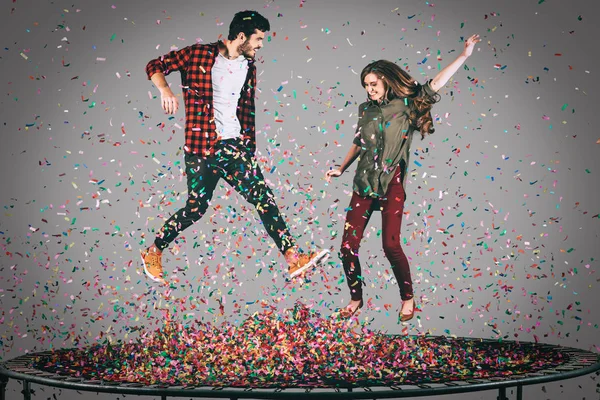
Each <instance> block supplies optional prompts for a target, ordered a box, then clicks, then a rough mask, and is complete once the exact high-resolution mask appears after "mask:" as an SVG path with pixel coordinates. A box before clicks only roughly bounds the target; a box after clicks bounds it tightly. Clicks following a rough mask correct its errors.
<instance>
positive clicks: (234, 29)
mask: <svg viewBox="0 0 600 400" xmlns="http://www.w3.org/2000/svg"><path fill="white" fill-rule="evenodd" d="M257 29H258V30H259V31H261V32H267V31H269V30H270V29H271V25H269V20H268V19H266V18H265V17H263V16H262V15H260V14H259V13H257V12H256V11H251V10H246V11H240V12H239V13H237V14H235V16H234V17H233V20H232V21H231V24H229V36H228V37H227V39H229V40H235V38H236V37H237V35H239V33H240V32H244V35H246V38H250V36H252V34H253V33H254V31H255V30H257Z"/></svg>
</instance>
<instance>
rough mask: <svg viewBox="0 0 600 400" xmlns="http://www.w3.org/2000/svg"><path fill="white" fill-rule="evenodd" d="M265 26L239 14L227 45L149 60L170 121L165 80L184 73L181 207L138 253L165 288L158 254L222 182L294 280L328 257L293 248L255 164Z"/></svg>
mask: <svg viewBox="0 0 600 400" xmlns="http://www.w3.org/2000/svg"><path fill="white" fill-rule="evenodd" d="M269 29H270V25H269V21H268V20H267V19H266V18H265V17H263V16H262V15H260V14H259V13H257V12H256V11H242V12H239V13H237V14H236V15H235V16H234V18H233V20H232V21H231V24H230V26H229V36H228V40H227V41H225V42H221V41H218V42H216V43H211V44H206V45H204V44H195V45H192V46H188V47H185V48H183V49H181V50H176V51H172V52H170V53H168V54H166V55H164V56H162V57H160V58H157V59H154V60H151V61H150V62H149V63H148V65H147V66H146V73H147V75H148V79H150V80H151V81H152V83H154V85H155V86H156V87H157V88H158V89H159V90H160V95H161V105H162V108H163V110H165V111H166V112H167V113H168V114H174V113H175V112H177V109H178V108H179V101H178V100H177V97H175V95H174V94H173V92H172V91H171V89H170V88H169V86H168V84H167V81H166V79H165V76H166V75H168V74H169V73H171V72H173V71H179V72H180V73H181V82H182V87H183V97H184V101H185V103H184V104H185V113H186V123H185V146H184V150H185V171H186V174H187V187H188V199H187V202H186V205H185V207H183V208H181V209H180V210H178V211H177V212H176V213H175V214H173V215H172V216H171V217H170V218H169V219H168V220H167V222H166V223H165V224H164V225H163V227H162V228H161V230H160V232H159V233H158V235H157V237H156V239H155V241H154V243H153V244H152V246H150V247H149V248H147V249H146V250H145V251H142V262H143V264H144V271H145V272H146V274H147V275H148V276H149V277H150V278H151V279H152V280H154V281H156V282H161V283H165V279H164V276H163V267H162V258H161V256H162V251H163V250H164V249H166V248H167V247H168V246H169V244H170V243H171V242H172V241H173V240H175V238H176V237H177V236H178V235H179V233H180V232H182V231H183V230H184V229H186V228H187V227H189V226H190V225H192V224H193V223H194V222H196V221H197V220H199V219H200V218H201V217H202V216H203V215H204V213H205V212H206V210H207V208H208V203H209V201H210V200H211V198H212V195H213V192H214V190H215V188H216V186H217V183H218V182H219V180H220V179H221V178H223V179H225V181H226V182H227V183H228V184H229V185H231V186H232V187H233V188H234V189H236V191H237V192H238V193H239V194H240V195H242V197H244V199H246V200H247V201H248V202H249V203H251V204H252V205H254V206H255V208H256V210H257V211H258V213H259V216H260V218H261V220H262V222H263V225H264V227H265V229H266V230H267V233H268V234H269V236H271V238H273V240H274V241H275V244H276V245H277V247H278V248H279V250H280V251H281V252H282V253H283V254H284V258H285V260H286V262H287V264H288V271H289V273H290V275H291V277H295V276H297V275H299V274H301V273H302V272H304V271H305V270H306V269H308V268H310V267H313V266H315V265H316V264H317V263H318V262H321V261H323V260H324V259H325V258H327V256H328V254H329V251H328V250H321V251H319V252H311V253H310V254H306V253H303V252H302V251H301V250H300V249H299V248H298V247H297V246H296V245H295V243H294V239H293V238H292V235H291V234H290V232H289V229H288V227H287V225H286V223H285V221H284V220H283V218H282V217H281V215H280V213H279V208H278V207H277V205H276V203H275V200H274V198H273V193H272V192H271V190H270V188H269V187H268V186H267V185H266V183H265V180H264V177H263V175H262V172H261V169H260V167H259V165H258V164H257V162H256V159H255V155H254V153H255V151H256V136H255V118H254V111H255V107H254V95H255V89H256V66H255V65H254V56H255V54H256V51H257V50H258V49H260V48H261V47H262V46H263V39H264V37H265V32H267V31H269Z"/></svg>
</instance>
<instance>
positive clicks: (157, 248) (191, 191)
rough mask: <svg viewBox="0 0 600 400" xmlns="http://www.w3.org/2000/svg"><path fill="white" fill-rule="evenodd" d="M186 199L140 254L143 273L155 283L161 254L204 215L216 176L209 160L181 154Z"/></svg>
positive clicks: (216, 181)
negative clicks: (183, 158)
mask: <svg viewBox="0 0 600 400" xmlns="http://www.w3.org/2000/svg"><path fill="white" fill-rule="evenodd" d="M185 171H186V175H187V190H188V198H187V201H186V204H185V207H183V208H180V209H179V210H178V211H177V212H176V213H175V214H173V215H172V216H171V217H170V218H169V219H168V220H167V222H165V224H164V225H163V226H162V228H161V229H160V232H159V233H158V234H157V236H156V239H155V240H154V244H153V245H152V246H151V247H150V248H149V249H147V250H146V251H145V252H144V253H143V254H142V260H143V262H144V271H146V273H147V274H148V276H149V277H150V278H151V279H153V280H155V281H158V282H161V281H163V278H162V262H161V256H162V251H163V250H164V249H166V248H167V247H169V244H170V243H171V242H173V241H174V240H175V239H176V238H177V236H179V234H180V233H181V232H182V231H184V230H185V229H187V228H188V227H189V226H190V225H192V224H193V223H194V222H196V221H198V220H199V219H200V218H201V217H202V216H203V215H204V213H205V212H206V209H207V208H208V203H209V201H210V200H211V198H212V195H213V192H214V190H215V187H216V186H217V183H218V182H219V177H220V175H219V173H218V171H215V169H214V167H213V166H212V164H211V163H210V159H207V158H202V157H199V156H197V155H195V154H188V153H186V154H185Z"/></svg>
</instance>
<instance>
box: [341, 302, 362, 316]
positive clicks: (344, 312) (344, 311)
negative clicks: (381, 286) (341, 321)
mask: <svg viewBox="0 0 600 400" xmlns="http://www.w3.org/2000/svg"><path fill="white" fill-rule="evenodd" d="M363 305H364V303H363V300H362V299H360V303H358V307H356V308H355V309H354V310H353V311H350V310H348V307H344V308H343V309H341V310H340V316H341V317H342V318H345V319H349V318H352V316H353V315H354V314H356V312H357V311H358V310H360V309H361V308H362V307H363Z"/></svg>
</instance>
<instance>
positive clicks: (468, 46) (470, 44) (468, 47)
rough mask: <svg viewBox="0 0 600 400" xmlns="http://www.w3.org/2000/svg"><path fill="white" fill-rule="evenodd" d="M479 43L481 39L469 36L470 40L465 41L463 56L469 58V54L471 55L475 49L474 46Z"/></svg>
mask: <svg viewBox="0 0 600 400" xmlns="http://www.w3.org/2000/svg"><path fill="white" fill-rule="evenodd" d="M479 42H481V39H480V38H479V35H477V34H475V35H473V36H471V37H470V38H468V39H467V40H466V41H465V48H464V49H463V52H462V53H463V55H464V56H466V57H469V56H470V55H471V54H473V49H474V48H475V44H477V43H479Z"/></svg>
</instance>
